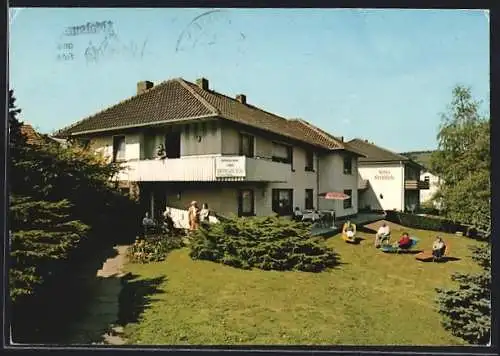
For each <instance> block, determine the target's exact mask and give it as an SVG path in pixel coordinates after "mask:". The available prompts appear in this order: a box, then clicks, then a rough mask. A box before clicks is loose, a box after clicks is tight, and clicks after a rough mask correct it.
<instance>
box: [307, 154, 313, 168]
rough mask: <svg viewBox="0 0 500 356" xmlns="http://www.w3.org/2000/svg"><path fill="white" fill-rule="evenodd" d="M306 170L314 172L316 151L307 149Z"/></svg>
mask: <svg viewBox="0 0 500 356" xmlns="http://www.w3.org/2000/svg"><path fill="white" fill-rule="evenodd" d="M306 171H308V172H314V152H312V151H306Z"/></svg>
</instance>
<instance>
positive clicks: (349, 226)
mask: <svg viewBox="0 0 500 356" xmlns="http://www.w3.org/2000/svg"><path fill="white" fill-rule="evenodd" d="M345 234H346V236H347V238H348V239H349V240H352V239H353V238H354V227H353V226H352V224H351V222H350V221H347V226H346V229H345Z"/></svg>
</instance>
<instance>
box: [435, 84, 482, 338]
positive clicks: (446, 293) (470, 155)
mask: <svg viewBox="0 0 500 356" xmlns="http://www.w3.org/2000/svg"><path fill="white" fill-rule="evenodd" d="M438 142H439V149H438V150H437V151H436V152H435V153H433V155H432V158H431V165H432V169H433V171H434V172H435V173H436V174H437V175H438V176H440V177H441V178H442V183H441V185H440V187H439V191H438V194H437V196H436V197H437V199H440V200H441V202H442V206H443V213H444V215H445V216H447V217H448V218H450V219H453V220H454V221H457V222H461V223H463V224H470V225H472V226H474V227H475V228H477V229H479V230H481V231H484V232H485V236H486V240H487V241H488V242H487V243H485V244H484V245H482V246H481V247H479V248H472V249H471V250H472V258H473V259H474V260H475V261H476V262H477V263H478V264H479V265H480V266H481V268H482V272H481V273H476V274H463V273H462V274H459V273H456V274H454V275H453V276H452V280H453V281H455V282H456V283H457V284H458V288H457V289H452V290H443V289H438V290H437V291H438V304H439V312H440V313H441V314H442V315H443V325H444V327H445V328H446V329H448V330H450V331H451V332H452V333H453V334H454V335H456V336H458V337H461V338H462V339H464V340H466V341H468V342H470V343H473V344H485V343H487V342H488V340H489V338H490V332H491V331H490V330H491V245H490V243H489V241H490V238H491V237H490V234H491V213H490V211H491V210H490V203H491V192H490V186H491V183H490V164H491V158H490V123H489V119H486V118H483V117H481V116H480V114H479V103H478V102H477V101H475V100H474V99H473V98H472V95H471V91H470V89H469V88H464V87H462V86H457V87H456V88H455V89H454V90H453V100H452V102H451V105H450V108H449V111H448V113H446V114H443V123H442V125H441V128H440V132H439V134H438Z"/></svg>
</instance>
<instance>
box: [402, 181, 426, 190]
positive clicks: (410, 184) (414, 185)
mask: <svg viewBox="0 0 500 356" xmlns="http://www.w3.org/2000/svg"><path fill="white" fill-rule="evenodd" d="M405 189H407V190H421V189H422V190H423V189H429V182H428V181H423V180H405Z"/></svg>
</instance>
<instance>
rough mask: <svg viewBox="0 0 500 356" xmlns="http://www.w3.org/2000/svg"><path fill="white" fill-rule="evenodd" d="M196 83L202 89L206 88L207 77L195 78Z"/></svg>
mask: <svg viewBox="0 0 500 356" xmlns="http://www.w3.org/2000/svg"><path fill="white" fill-rule="evenodd" d="M196 85H197V86H198V87H200V88H201V89H203V90H208V79H206V78H198V79H196Z"/></svg>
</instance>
